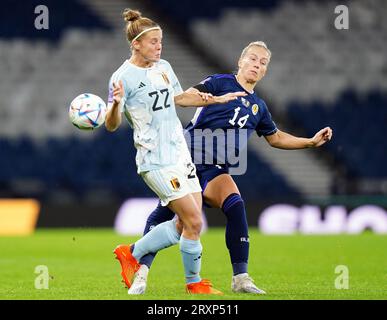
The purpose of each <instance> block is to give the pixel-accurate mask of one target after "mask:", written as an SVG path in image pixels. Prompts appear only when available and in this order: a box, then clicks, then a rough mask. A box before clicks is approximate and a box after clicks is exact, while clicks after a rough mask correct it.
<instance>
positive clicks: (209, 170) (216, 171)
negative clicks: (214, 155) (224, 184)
mask: <svg viewBox="0 0 387 320" xmlns="http://www.w3.org/2000/svg"><path fill="white" fill-rule="evenodd" d="M225 173H226V174H228V167H227V165H219V164H197V165H196V174H197V176H198V178H199V182H200V186H201V187H202V193H203V192H204V190H205V189H206V187H207V184H208V183H209V182H210V181H211V180H212V179H215V178H216V177H217V176H220V175H221V174H225Z"/></svg>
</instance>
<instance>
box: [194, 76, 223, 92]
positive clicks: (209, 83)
mask: <svg viewBox="0 0 387 320" xmlns="http://www.w3.org/2000/svg"><path fill="white" fill-rule="evenodd" d="M197 86H198V87H199V88H198V90H199V91H205V92H208V93H211V94H213V95H216V94H217V91H218V86H217V80H216V78H215V77H214V76H209V77H207V78H206V79H204V80H203V81H201V82H200V83H199V84H198V85H197ZM197 86H195V87H197ZM203 86H204V88H203ZM203 89H205V90H203Z"/></svg>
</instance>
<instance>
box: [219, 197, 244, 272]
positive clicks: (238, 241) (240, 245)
mask: <svg viewBox="0 0 387 320" xmlns="http://www.w3.org/2000/svg"><path fill="white" fill-rule="evenodd" d="M222 211H223V213H224V214H225V215H226V217H227V225H226V245H227V248H228V250H229V253H230V258H231V263H232V268H233V274H234V275H237V274H240V273H247V264H248V259H249V232H248V225H247V218H246V210H245V204H244V201H243V199H242V198H241V196H240V195H239V194H237V193H232V194H230V195H229V196H228V197H227V198H226V200H224V202H223V205H222Z"/></svg>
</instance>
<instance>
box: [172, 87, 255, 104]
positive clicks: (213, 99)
mask: <svg viewBox="0 0 387 320" xmlns="http://www.w3.org/2000/svg"><path fill="white" fill-rule="evenodd" d="M246 95H247V94H246V92H242V91H240V92H230V93H227V94H224V95H222V96H213V95H212V94H211V93H206V92H200V91H199V90H197V89H195V88H189V89H188V90H187V91H185V92H183V93H182V94H179V95H177V96H175V104H176V105H179V106H181V107H205V106H208V105H210V104H218V103H227V102H229V101H231V100H235V99H238V97H243V96H246Z"/></svg>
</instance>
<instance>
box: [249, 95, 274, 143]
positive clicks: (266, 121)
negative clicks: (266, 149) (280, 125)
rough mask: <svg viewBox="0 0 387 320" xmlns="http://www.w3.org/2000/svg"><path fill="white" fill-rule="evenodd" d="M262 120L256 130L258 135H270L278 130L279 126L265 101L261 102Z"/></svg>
mask: <svg viewBox="0 0 387 320" xmlns="http://www.w3.org/2000/svg"><path fill="white" fill-rule="evenodd" d="M260 109H261V110H260V117H261V119H260V121H259V122H258V125H257V127H256V128H255V131H256V132H257V134H258V136H260V137H261V136H270V135H272V134H274V133H276V132H277V130H278V129H277V126H276V124H275V123H274V121H273V119H272V118H271V114H270V112H269V109H268V108H267V105H266V103H265V102H264V101H262V102H261V103H260Z"/></svg>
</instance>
